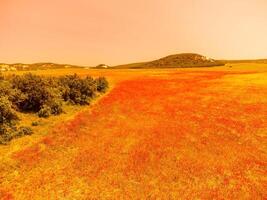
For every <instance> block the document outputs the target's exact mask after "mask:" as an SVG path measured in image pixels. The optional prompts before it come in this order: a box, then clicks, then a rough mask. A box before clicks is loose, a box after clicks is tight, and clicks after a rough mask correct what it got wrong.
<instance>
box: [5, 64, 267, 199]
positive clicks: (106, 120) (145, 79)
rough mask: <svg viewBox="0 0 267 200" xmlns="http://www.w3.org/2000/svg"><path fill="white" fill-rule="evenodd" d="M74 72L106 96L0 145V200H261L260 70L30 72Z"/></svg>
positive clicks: (265, 88) (264, 158) (264, 89)
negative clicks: (100, 81)
mask: <svg viewBox="0 0 267 200" xmlns="http://www.w3.org/2000/svg"><path fill="white" fill-rule="evenodd" d="M73 72H75V73H77V74H78V75H79V76H81V77H85V76H87V75H90V76H92V77H99V76H104V77H106V78H107V80H108V81H109V83H110V88H109V90H108V92H107V93H106V94H105V95H104V96H102V97H101V98H99V99H97V100H96V101H95V102H94V103H92V104H91V105H90V106H87V107H75V108H73V107H69V108H67V109H68V111H69V112H67V113H66V114H62V115H60V116H51V117H50V118H48V119H44V121H43V125H42V126H38V127H35V129H34V131H35V134H33V135H31V136H25V137H22V138H19V139H15V140H12V141H11V142H10V144H9V145H6V146H0V199H70V200H73V199H242V200H243V199H266V198H267V192H266V188H267V179H266V174H267V170H266V169H267V154H266V153H267V140H266V139H267V138H266V136H267V64H253V63H247V64H246V63H235V64H231V65H226V66H223V67H222V66H221V67H211V68H187V69H138V70H134V69H132V70H130V69H120V70H119V69H98V70H93V69H88V70H86V69H54V70H38V71H32V73H33V74H38V75H45V76H60V75H67V74H73ZM16 73H17V74H22V73H24V72H16ZM23 119H24V121H25V123H30V122H31V121H32V120H33V119H34V120H35V116H32V115H28V116H24V118H23Z"/></svg>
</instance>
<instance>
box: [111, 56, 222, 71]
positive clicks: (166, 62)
mask: <svg viewBox="0 0 267 200" xmlns="http://www.w3.org/2000/svg"><path fill="white" fill-rule="evenodd" d="M220 65H224V63H223V62H220V61H217V60H214V59H211V58H207V57H205V56H202V55H199V54H195V53H183V54H175V55H170V56H167V57H164V58H160V59H158V60H154V61H150V62H142V63H133V64H126V65H119V66H114V68H130V69H138V68H183V67H212V66H220Z"/></svg>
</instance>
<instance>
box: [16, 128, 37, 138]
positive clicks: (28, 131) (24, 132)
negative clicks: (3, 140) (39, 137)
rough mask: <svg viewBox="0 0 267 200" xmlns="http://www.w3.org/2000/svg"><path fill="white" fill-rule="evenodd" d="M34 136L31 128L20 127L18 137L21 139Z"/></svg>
mask: <svg viewBox="0 0 267 200" xmlns="http://www.w3.org/2000/svg"><path fill="white" fill-rule="evenodd" d="M32 134H33V131H32V129H31V127H25V126H23V127H20V128H19V129H18V131H17V134H16V136H17V137H21V136H24V135H32Z"/></svg>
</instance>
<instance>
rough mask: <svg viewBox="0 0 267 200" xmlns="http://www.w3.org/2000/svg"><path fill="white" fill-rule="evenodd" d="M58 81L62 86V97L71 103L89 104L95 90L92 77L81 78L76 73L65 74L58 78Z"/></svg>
mask: <svg viewBox="0 0 267 200" xmlns="http://www.w3.org/2000/svg"><path fill="white" fill-rule="evenodd" d="M60 83H61V85H62V87H63V88H64V90H63V92H62V97H63V99H64V100H65V101H69V102H71V103H73V104H80V105H86V104H89V103H90V101H91V99H92V98H93V97H95V93H96V91H97V88H96V83H95V81H94V79H93V78H92V77H89V76H87V77H86V78H85V79H81V78H80V77H79V76H78V75H77V74H74V75H67V76H64V77H61V78H60Z"/></svg>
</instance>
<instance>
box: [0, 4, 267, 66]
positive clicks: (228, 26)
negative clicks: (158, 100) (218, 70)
mask: <svg viewBox="0 0 267 200" xmlns="http://www.w3.org/2000/svg"><path fill="white" fill-rule="evenodd" d="M0 27H1V29H0V63H1V62H5V63H16V62H23V63H34V62H56V63H69V64H79V65H87V66H94V65H97V64H100V63H105V64H108V65H117V64H124V63H131V62H140V61H149V60H154V59H157V58H160V57H164V56H167V55H170V54H176V53H184V52H194V53H199V54H202V55H205V56H207V57H211V58H215V59H255V58H267V0H0Z"/></svg>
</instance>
